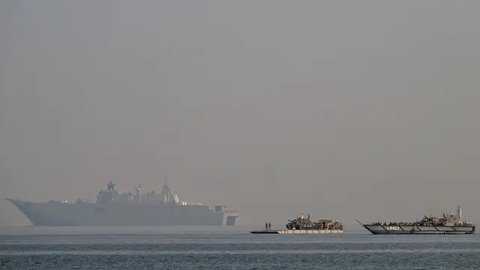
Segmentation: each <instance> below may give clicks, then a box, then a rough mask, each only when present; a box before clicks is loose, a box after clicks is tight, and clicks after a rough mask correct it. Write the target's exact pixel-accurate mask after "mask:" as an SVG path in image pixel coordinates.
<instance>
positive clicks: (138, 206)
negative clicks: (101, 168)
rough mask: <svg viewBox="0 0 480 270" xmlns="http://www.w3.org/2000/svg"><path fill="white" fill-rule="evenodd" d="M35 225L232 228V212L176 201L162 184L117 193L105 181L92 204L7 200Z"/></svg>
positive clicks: (215, 207)
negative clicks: (103, 186)
mask: <svg viewBox="0 0 480 270" xmlns="http://www.w3.org/2000/svg"><path fill="white" fill-rule="evenodd" d="M7 200H8V201H10V202H12V203H13V204H14V205H15V206H17V208H18V209H20V211H22V213H23V214H25V216H26V217H27V218H28V219H29V220H30V221H31V222H32V224H33V225H36V226H162V225H172V226H173V225H234V224H235V221H236V219H237V218H238V216H239V215H238V213H237V211H235V210H229V209H227V208H226V207H225V206H223V205H215V206H209V205H205V204H200V203H188V202H185V201H180V200H179V197H178V195H176V194H175V193H173V191H172V189H171V188H170V186H169V185H168V182H167V181H165V182H164V184H163V187H162V190H161V191H158V190H152V191H149V192H142V187H141V185H140V184H138V185H136V186H135V192H133V193H131V192H126V193H124V192H120V191H118V190H117V189H115V184H113V183H112V182H109V183H108V184H107V187H106V189H104V190H101V191H100V192H99V193H98V195H97V201H96V202H95V203H93V202H89V201H86V200H81V199H78V200H77V201H76V202H75V203H69V202H62V201H48V202H41V203H35V202H27V201H24V200H20V199H7Z"/></svg>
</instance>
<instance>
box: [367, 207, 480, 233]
mask: <svg viewBox="0 0 480 270" xmlns="http://www.w3.org/2000/svg"><path fill="white" fill-rule="evenodd" d="M359 223H360V222H359ZM360 224H361V225H362V226H363V227H364V228H365V229H367V230H368V231H369V232H371V233H373V234H473V233H474V232H475V225H474V224H473V223H471V222H467V221H465V220H463V219H462V208H460V206H458V207H457V211H456V212H455V213H454V212H453V211H445V212H444V213H443V215H442V217H435V216H424V217H423V218H422V219H421V220H419V221H414V222H388V223H387V222H374V223H371V224H362V223H360Z"/></svg>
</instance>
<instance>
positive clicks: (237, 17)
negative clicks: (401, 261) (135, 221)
mask: <svg viewBox="0 0 480 270" xmlns="http://www.w3.org/2000/svg"><path fill="white" fill-rule="evenodd" d="M479 29H480V2H479V1H438V0H427V1H353V0H351V1H193V0H192V1H123V0H121V1H120V0H112V1H96V0H95V1H50V0H44V1H34V0H32V1H14V0H11V1H8V0H7V1H0V197H1V198H5V197H19V198H23V199H27V200H32V201H47V200H50V199H56V200H70V201H73V200H75V199H76V198H78V197H80V198H90V199H95V196H96V194H97V192H98V190H100V189H101V188H104V185H105V184H106V183H107V182H108V181H109V180H112V181H114V182H116V183H117V186H118V187H119V189H121V190H127V191H130V190H133V187H134V186H135V184H137V183H142V185H143V187H144V190H149V189H154V188H160V187H161V184H162V183H163V179H164V178H165V177H168V179H169V182H170V184H171V185H172V187H173V189H174V190H175V191H176V192H177V193H178V194H179V196H180V199H182V200H186V201H190V202H203V203H207V204H226V205H228V206H229V207H231V208H234V209H238V210H239V212H240V219H239V220H238V222H239V224H263V223H264V222H265V221H267V220H268V221H271V222H272V223H273V224H278V225H279V226H280V225H283V224H284V223H285V222H286V220H287V219H290V218H293V217H295V216H296V215H299V214H301V213H305V214H307V213H310V215H311V216H312V218H329V217H331V218H338V219H340V220H342V221H344V223H346V224H347V226H348V225H351V226H353V224H354V219H355V218H357V219H360V220H363V221H374V220H386V221H390V220H402V219H409V220H411V219H415V218H420V217H422V216H423V215H424V214H441V212H442V211H443V210H444V209H445V208H452V209H453V208H456V205H457V204H460V205H462V206H463V208H464V214H465V215H466V217H467V218H468V219H469V220H473V221H476V222H480V196H479V191H480V120H479V117H480V52H479V49H480V30H479ZM26 224H29V223H28V221H27V220H26V218H25V217H24V216H23V215H22V214H21V213H20V211H18V210H17V209H15V208H14V207H13V206H12V205H10V204H9V203H8V202H7V201H5V200H3V199H2V200H1V201H0V225H26ZM260 226H261V225H260Z"/></svg>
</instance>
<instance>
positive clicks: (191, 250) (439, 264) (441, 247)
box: [0, 226, 480, 270]
mask: <svg viewBox="0 0 480 270" xmlns="http://www.w3.org/2000/svg"><path fill="white" fill-rule="evenodd" d="M251 229H254V228H251V227H241V226H240V227H233V228H227V227H202V228H191V227H190V228H189V227H182V228H105V227H102V228H98V227H87V228H65V227H59V228H53V227H43V228H42V227H23V228H0V269H2V270H4V269H276V270H278V269H480V237H479V235H478V234H477V235H466V236H463V235H462V236H445V235H440V236H438V235H437V236H418V235H415V236H412V235H410V236H374V235H370V234H367V233H365V232H362V231H359V232H355V233H345V234H343V235H251V234H249V233H248V231H249V230H251Z"/></svg>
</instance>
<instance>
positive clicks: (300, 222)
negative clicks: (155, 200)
mask: <svg viewBox="0 0 480 270" xmlns="http://www.w3.org/2000/svg"><path fill="white" fill-rule="evenodd" d="M265 227H266V228H265V230H262V231H251V232H250V233H253V234H336V233H343V225H342V223H341V222H339V221H338V220H332V219H320V220H318V221H315V222H314V221H311V220H310V215H308V216H307V217H304V216H303V215H302V216H300V217H298V218H296V219H293V220H289V221H288V223H287V225H285V227H286V228H287V229H286V230H272V229H271V227H270V223H268V226H267V224H266V226H265Z"/></svg>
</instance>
